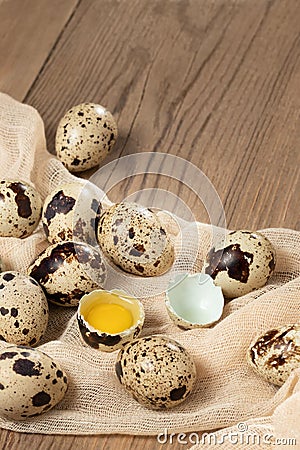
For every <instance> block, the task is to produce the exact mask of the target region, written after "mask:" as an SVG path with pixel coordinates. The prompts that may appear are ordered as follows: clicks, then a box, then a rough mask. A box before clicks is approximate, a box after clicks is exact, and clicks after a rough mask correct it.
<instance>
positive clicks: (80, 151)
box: [55, 103, 118, 172]
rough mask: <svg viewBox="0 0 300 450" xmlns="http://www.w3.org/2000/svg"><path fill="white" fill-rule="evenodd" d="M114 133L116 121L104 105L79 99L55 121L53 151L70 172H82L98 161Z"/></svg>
mask: <svg viewBox="0 0 300 450" xmlns="http://www.w3.org/2000/svg"><path fill="white" fill-rule="evenodd" d="M117 136H118V129H117V124H116V122H115V119H114V117H113V115H112V114H111V113H110V112H109V111H108V110H107V109H106V108H104V107H103V106H101V105H97V104H95V103H82V104H80V105H76V106H73V107H72V108H71V109H70V110H69V111H67V112H66V114H65V115H64V117H63V118H62V119H61V121H60V122H59V125H58V128H57V132H56V141H55V148H56V154H57V157H58V159H59V160H60V161H61V162H62V163H63V164H64V165H65V166H66V168H67V169H68V170H69V171H70V172H82V171H83V170H87V169H91V168H92V167H96V166H98V165H99V164H100V162H101V161H102V160H103V159H104V158H105V157H106V155H107V154H108V153H109V152H110V150H111V149H112V147H113V146H114V144H115V141H116V139H117Z"/></svg>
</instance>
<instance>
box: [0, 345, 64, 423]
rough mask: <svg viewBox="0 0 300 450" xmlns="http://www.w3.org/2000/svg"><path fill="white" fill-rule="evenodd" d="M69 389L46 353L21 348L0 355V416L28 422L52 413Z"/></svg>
mask: <svg viewBox="0 0 300 450" xmlns="http://www.w3.org/2000/svg"><path fill="white" fill-rule="evenodd" d="M67 388H68V379H67V376H66V374H65V372H64V371H63V369H62V368H61V367H60V365H59V364H58V363H57V362H55V361H53V359H52V358H50V357H49V356H48V355H46V354H45V353H43V352H41V351H39V350H37V349H33V348H26V347H21V346H13V347H6V348H5V349H3V350H2V351H0V415H1V416H2V417H6V418H8V419H12V420H25V419H26V418H29V417H34V416H37V415H39V414H42V413H44V412H46V411H49V410H50V409H51V408H53V407H54V406H55V405H57V403H59V402H60V401H61V400H62V399H63V397H64V395H65V393H66V391H67Z"/></svg>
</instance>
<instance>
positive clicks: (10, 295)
mask: <svg viewBox="0 0 300 450" xmlns="http://www.w3.org/2000/svg"><path fill="white" fill-rule="evenodd" d="M47 324H48V302H47V299H46V297H45V294H44V292H43V290H42V288H41V287H40V286H39V284H38V283H37V282H36V281H35V280H34V279H33V278H30V277H28V276H26V275H23V274H21V273H19V272H2V273H1V274H0V339H2V340H4V341H6V342H10V343H11V344H16V345H35V344H37V343H38V342H39V341H40V339H41V338H42V336H43V335H44V333H45V330H46V327H47Z"/></svg>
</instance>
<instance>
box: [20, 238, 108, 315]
mask: <svg viewBox="0 0 300 450" xmlns="http://www.w3.org/2000/svg"><path fill="white" fill-rule="evenodd" d="M28 274H29V275H30V276H31V277H33V278H34V279H35V280H36V281H37V282H38V283H39V284H40V285H41V286H42V287H43V289H44V290H45V292H46V296H47V298H48V300H49V301H51V302H52V303H55V304H57V305H61V306H77V305H78V303H79V300H80V298H81V297H82V296H83V295H85V294H88V293H89V292H91V291H93V290H94V289H97V288H99V287H100V288H101V286H102V284H103V283H104V282H105V279H106V267H105V264H104V262H103V260H102V257H101V255H100V253H99V252H98V251H97V250H96V249H95V248H93V247H91V246H90V245H88V244H83V243H80V242H72V241H68V242H61V243H58V244H53V245H50V246H49V247H47V248H46V250H44V251H43V252H42V253H41V254H40V255H39V256H38V258H37V259H36V261H35V262H34V263H33V264H32V265H31V266H30V267H29V269H28Z"/></svg>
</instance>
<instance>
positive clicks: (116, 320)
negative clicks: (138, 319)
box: [86, 303, 133, 334]
mask: <svg viewBox="0 0 300 450" xmlns="http://www.w3.org/2000/svg"><path fill="white" fill-rule="evenodd" d="M86 320H87V322H88V323H89V324H90V325H92V327H94V328H95V329H96V330H99V331H103V332H104V333H109V334H116V333H121V332H122V331H124V330H127V329H128V328H130V327H131V326H132V325H133V317H132V314H131V312H130V311H129V310H128V309H126V308H124V306H121V305H117V304H116V303H100V304H99V305H95V306H94V307H93V308H92V309H91V310H90V311H89V313H88V315H87V318H86Z"/></svg>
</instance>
